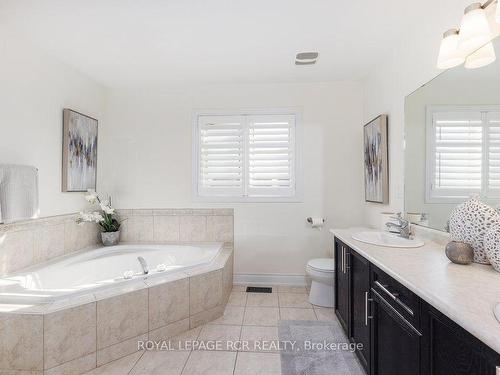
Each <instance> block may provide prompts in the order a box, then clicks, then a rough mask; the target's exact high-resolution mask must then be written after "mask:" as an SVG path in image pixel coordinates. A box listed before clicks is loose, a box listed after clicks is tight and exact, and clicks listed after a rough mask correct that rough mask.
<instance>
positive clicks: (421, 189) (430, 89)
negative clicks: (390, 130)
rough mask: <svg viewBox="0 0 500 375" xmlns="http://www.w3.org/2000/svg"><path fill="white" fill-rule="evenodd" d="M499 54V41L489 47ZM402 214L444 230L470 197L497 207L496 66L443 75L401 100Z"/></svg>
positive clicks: (499, 90)
mask: <svg viewBox="0 0 500 375" xmlns="http://www.w3.org/2000/svg"><path fill="white" fill-rule="evenodd" d="M493 44H494V47H495V49H496V50H497V51H500V39H497V40H496V41H494V42H493ZM405 142H406V151H405V159H406V160H405V210H406V212H407V214H408V217H409V220H411V221H412V222H414V223H416V224H419V225H423V226H427V227H431V228H434V229H438V230H446V228H447V221H448V218H449V215H450V213H451V210H452V209H453V208H454V207H455V206H456V205H457V204H459V203H461V202H463V201H465V200H467V199H468V198H470V197H473V196H475V197H479V198H480V199H481V200H482V201H483V202H485V203H487V204H489V205H491V206H493V207H496V206H499V205H500V61H496V62H495V63H493V64H491V65H489V66H486V67H483V68H481V69H466V68H465V67H458V68H454V69H451V70H448V71H446V72H444V73H443V74H441V75H440V76H438V77H437V78H435V79H434V80H432V81H431V82H429V83H428V84H426V85H425V86H423V87H421V88H420V89H418V90H417V91H415V92H414V93H413V94H411V95H409V96H408V97H407V98H406V103H405Z"/></svg>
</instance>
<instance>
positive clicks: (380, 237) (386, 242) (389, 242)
mask: <svg viewBox="0 0 500 375" xmlns="http://www.w3.org/2000/svg"><path fill="white" fill-rule="evenodd" d="M352 238H353V239H355V240H357V241H361V242H364V243H369V244H371V245H377V246H385V247H399V248H405V247H406V248H409V247H420V246H424V242H422V241H420V240H410V239H406V238H403V237H399V236H398V235H396V234H392V233H387V232H374V231H372V232H368V231H367V232H358V233H354V234H353V235H352Z"/></svg>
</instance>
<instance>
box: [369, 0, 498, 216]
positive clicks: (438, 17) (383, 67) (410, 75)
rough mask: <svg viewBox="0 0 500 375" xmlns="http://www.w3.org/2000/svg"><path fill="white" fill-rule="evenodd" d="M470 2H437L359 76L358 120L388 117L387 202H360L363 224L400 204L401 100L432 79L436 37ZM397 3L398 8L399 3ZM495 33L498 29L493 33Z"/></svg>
mask: <svg viewBox="0 0 500 375" xmlns="http://www.w3.org/2000/svg"><path fill="white" fill-rule="evenodd" d="M469 4H470V0H440V1H436V2H435V4H434V5H433V7H432V9H429V12H428V14H427V17H426V18H425V19H423V20H422V22H421V23H420V24H419V27H418V28H417V29H408V30H407V32H406V35H404V41H403V43H402V44H401V45H398V46H395V47H394V49H393V51H392V53H391V54H389V55H388V56H387V58H386V59H385V60H384V61H381V62H380V64H379V65H378V66H377V67H375V68H374V69H373V71H372V73H371V74H370V75H369V76H368V77H367V79H366V80H365V94H364V106H365V108H364V120H365V122H367V121H369V120H370V119H372V118H374V117H375V116H377V115H379V114H381V113H387V114H388V115H389V160H390V161H389V164H390V165H389V174H390V203H389V205H388V206H384V205H376V204H369V203H366V204H365V209H364V212H365V224H367V225H370V226H378V225H379V222H380V219H379V215H378V214H379V213H380V212H382V211H388V210H390V211H402V210H403V208H404V146H403V140H404V103H405V97H406V96H407V95H408V94H410V93H412V92H413V91H415V90H416V89H417V88H418V87H420V86H421V85H423V84H424V83H426V82H428V81H429V80H430V79H432V78H434V77H435V76H436V75H437V74H439V71H438V70H436V67H435V66H436V60H437V55H438V51H439V44H440V41H441V35H442V33H443V32H444V31H446V30H447V29H449V28H451V27H458V25H459V24H460V20H461V18H462V15H463V9H464V8H465V7H466V6H467V5H469ZM401 6H404V5H403V4H401ZM495 32H496V33H497V32H498V31H495Z"/></svg>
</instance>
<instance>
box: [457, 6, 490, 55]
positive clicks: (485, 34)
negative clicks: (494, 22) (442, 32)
mask: <svg viewBox="0 0 500 375" xmlns="http://www.w3.org/2000/svg"><path fill="white" fill-rule="evenodd" d="M491 38H492V33H491V29H490V24H489V22H488V17H487V16H486V12H485V10H484V9H483V8H482V7H481V3H474V4H472V5H470V6H469V7H467V8H466V9H465V14H464V17H463V18H462V24H461V25H460V34H459V43H458V47H459V48H460V49H461V50H462V51H464V52H465V53H466V54H468V53H471V52H474V51H475V50H477V49H478V48H479V47H481V46H484V45H485V44H486V43H488V42H489V41H490V40H491Z"/></svg>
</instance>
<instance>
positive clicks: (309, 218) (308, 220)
mask: <svg viewBox="0 0 500 375" xmlns="http://www.w3.org/2000/svg"><path fill="white" fill-rule="evenodd" d="M321 220H323V224H324V223H325V221H326V220H325V219H321ZM306 221H307V222H308V223H309V224H312V223H313V219H312V217H308V218H306Z"/></svg>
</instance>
